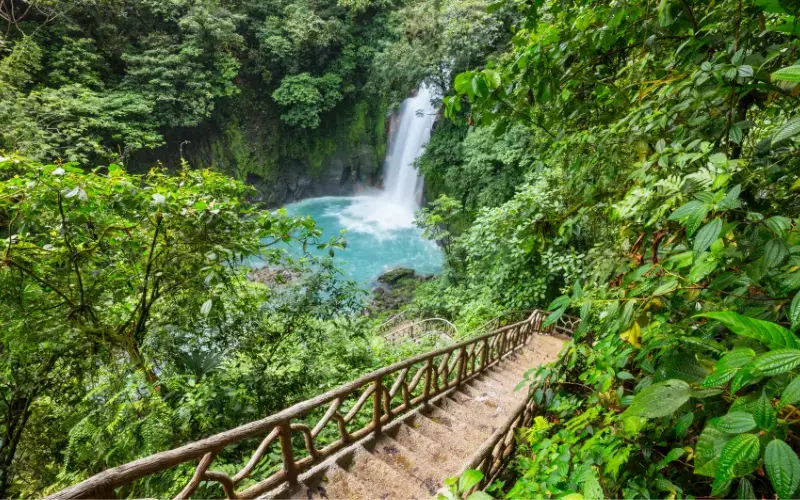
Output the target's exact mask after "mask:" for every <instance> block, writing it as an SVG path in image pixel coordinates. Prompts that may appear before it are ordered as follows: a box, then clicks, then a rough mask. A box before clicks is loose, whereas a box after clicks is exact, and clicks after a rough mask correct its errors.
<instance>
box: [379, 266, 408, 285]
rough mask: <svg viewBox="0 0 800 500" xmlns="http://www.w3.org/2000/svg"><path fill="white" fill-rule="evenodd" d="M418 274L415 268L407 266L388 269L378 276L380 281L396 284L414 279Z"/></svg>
mask: <svg viewBox="0 0 800 500" xmlns="http://www.w3.org/2000/svg"><path fill="white" fill-rule="evenodd" d="M416 275H417V273H416V271H414V270H413V269H409V268H407V267H398V268H396V269H392V270H391V271H386V272H385V273H383V274H381V275H380V276H378V282H379V283H386V284H387V285H396V284H397V283H399V282H400V281H402V280H406V279H414V278H415V277H416Z"/></svg>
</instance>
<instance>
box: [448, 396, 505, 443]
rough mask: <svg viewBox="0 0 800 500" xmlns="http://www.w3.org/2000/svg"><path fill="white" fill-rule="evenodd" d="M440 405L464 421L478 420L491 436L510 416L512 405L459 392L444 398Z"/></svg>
mask: <svg viewBox="0 0 800 500" xmlns="http://www.w3.org/2000/svg"><path fill="white" fill-rule="evenodd" d="M441 405H442V406H443V407H444V408H445V409H446V410H447V411H451V412H453V413H457V414H459V415H461V416H462V418H464V419H465V420H466V419H479V421H480V422H481V425H480V426H479V427H481V428H482V427H484V426H485V427H486V428H487V429H488V430H489V431H490V432H489V434H490V435H491V434H493V433H494V430H495V429H497V427H499V426H500V425H502V424H503V422H505V421H506V420H507V419H508V418H509V417H510V416H511V413H510V412H511V410H512V409H513V408H514V405H513V404H511V403H507V402H506V401H503V400H499V399H497V398H492V397H484V396H478V397H473V396H471V395H469V394H466V393H464V392H461V391H455V392H454V393H452V394H451V395H450V396H449V397H447V398H445V399H444V400H443V401H442V402H441Z"/></svg>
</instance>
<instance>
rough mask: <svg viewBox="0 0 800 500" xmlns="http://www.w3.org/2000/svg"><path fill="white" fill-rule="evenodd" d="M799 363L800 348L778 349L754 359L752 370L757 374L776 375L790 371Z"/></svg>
mask: <svg viewBox="0 0 800 500" xmlns="http://www.w3.org/2000/svg"><path fill="white" fill-rule="evenodd" d="M798 365H800V349H776V350H774V351H770V352H765V353H764V354H762V355H760V356H758V357H757V358H756V359H754V360H753V364H752V370H753V374H754V375H757V376H774V375H778V374H779V373H784V372H788V371H789V370H791V369H793V368H794V367H796V366H798Z"/></svg>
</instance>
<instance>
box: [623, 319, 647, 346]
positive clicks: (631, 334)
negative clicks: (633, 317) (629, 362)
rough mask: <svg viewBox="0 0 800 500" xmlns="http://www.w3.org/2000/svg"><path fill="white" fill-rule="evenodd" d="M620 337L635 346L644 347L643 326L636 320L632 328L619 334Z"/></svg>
mask: <svg viewBox="0 0 800 500" xmlns="http://www.w3.org/2000/svg"><path fill="white" fill-rule="evenodd" d="M619 338H621V339H622V340H625V341H627V342H629V343H630V344H631V345H632V346H634V347H642V327H641V326H639V323H636V322H634V323H633V326H632V327H631V328H630V330H626V331H624V332H622V333H620V334H619Z"/></svg>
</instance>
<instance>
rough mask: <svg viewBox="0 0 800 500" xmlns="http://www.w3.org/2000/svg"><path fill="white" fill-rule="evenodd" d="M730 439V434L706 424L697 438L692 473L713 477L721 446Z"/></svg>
mask: <svg viewBox="0 0 800 500" xmlns="http://www.w3.org/2000/svg"><path fill="white" fill-rule="evenodd" d="M729 440H730V435H729V434H728V433H727V432H725V431H722V430H720V429H717V428H716V427H714V426H711V425H708V426H706V428H705V429H703V432H701V433H700V436H699V437H698V438H697V446H696V447H695V457H694V473H695V474H699V475H702V476H711V477H714V474H715V473H716V471H717V464H718V463H719V456H720V454H721V453H722V448H723V447H724V446H725V443H727V442H728V441H729Z"/></svg>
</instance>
